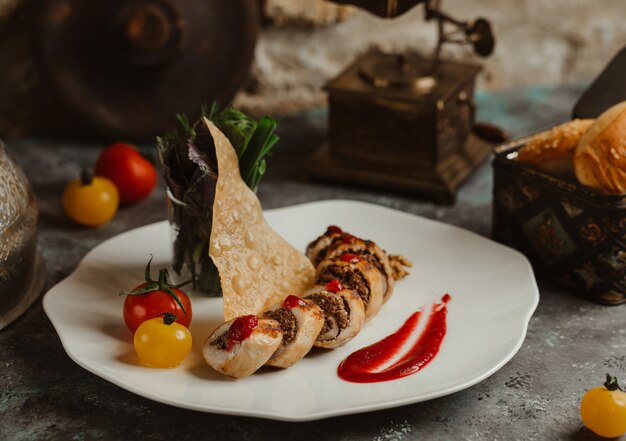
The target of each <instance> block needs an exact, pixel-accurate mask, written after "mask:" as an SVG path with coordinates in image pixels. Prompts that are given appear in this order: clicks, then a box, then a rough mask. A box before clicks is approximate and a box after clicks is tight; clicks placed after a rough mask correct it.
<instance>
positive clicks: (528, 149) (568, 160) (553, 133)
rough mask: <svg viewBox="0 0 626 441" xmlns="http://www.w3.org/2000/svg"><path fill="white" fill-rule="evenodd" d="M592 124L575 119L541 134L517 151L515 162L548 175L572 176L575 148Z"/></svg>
mask: <svg viewBox="0 0 626 441" xmlns="http://www.w3.org/2000/svg"><path fill="white" fill-rule="evenodd" d="M593 122H594V120H593V119H575V120H573V121H569V122H566V123H565V124H561V125H558V126H556V127H553V128H552V129H550V130H547V131H545V132H541V133H539V134H537V135H535V136H533V137H532V138H531V139H530V141H528V143H527V144H526V145H525V146H524V147H522V148H521V149H519V150H518V151H517V160H518V161H520V162H524V163H526V164H531V165H533V166H534V167H536V168H538V169H540V170H543V171H546V172H548V173H552V174H557V175H572V174H573V162H572V161H573V156H574V152H575V151H576V146H577V145H578V142H579V141H580V139H581V138H582V136H583V135H584V133H585V132H586V131H587V130H588V129H589V127H590V126H591V125H592V124H593Z"/></svg>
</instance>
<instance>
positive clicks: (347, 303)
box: [305, 279, 365, 349]
mask: <svg viewBox="0 0 626 441" xmlns="http://www.w3.org/2000/svg"><path fill="white" fill-rule="evenodd" d="M305 298H306V299H307V300H311V301H312V302H314V303H315V304H317V305H318V306H319V307H320V308H322V311H323V312H324V326H323V327H322V330H321V331H320V333H319V335H318V336H317V340H315V346H317V347H319V348H325V349H334V348H337V347H339V346H342V345H344V344H346V343H347V342H349V341H350V340H352V338H354V336H355V335H357V334H358V333H359V332H360V331H361V328H362V327H363V323H364V322H365V306H364V305H363V300H361V297H359V295H358V294H357V293H356V291H354V290H353V289H346V288H345V287H344V286H343V285H342V284H341V282H340V281H339V280H337V279H335V280H332V281H330V282H328V283H327V284H326V285H325V286H320V285H318V286H315V287H313V288H312V289H310V290H309V291H307V293H306V295H305Z"/></svg>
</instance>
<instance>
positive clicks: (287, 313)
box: [263, 295, 324, 368]
mask: <svg viewBox="0 0 626 441" xmlns="http://www.w3.org/2000/svg"><path fill="white" fill-rule="evenodd" d="M263 317H264V318H269V319H273V320H276V321H277V322H278V323H279V324H280V327H281V329H282V333H283V339H282V343H281V344H280V345H279V346H278V348H277V349H276V352H274V355H272V357H271V358H270V359H269V360H268V361H267V363H266V364H267V365H268V366H274V367H279V368H288V367H289V366H292V365H293V364H295V363H297V362H298V361H300V359H301V358H303V357H304V356H305V355H306V354H307V353H308V352H309V351H310V350H311V348H312V347H313V344H314V343H315V339H316V338H317V336H318V335H319V333H320V331H321V330H322V327H323V326H324V314H323V313H322V309H321V308H320V307H319V306H317V305H316V304H315V303H313V302H312V301H310V300H305V299H302V298H300V297H298V296H293V295H290V296H287V298H286V299H285V300H284V301H283V302H282V303H280V304H278V305H274V306H273V307H271V308H269V309H268V310H267V311H265V312H264V313H263Z"/></svg>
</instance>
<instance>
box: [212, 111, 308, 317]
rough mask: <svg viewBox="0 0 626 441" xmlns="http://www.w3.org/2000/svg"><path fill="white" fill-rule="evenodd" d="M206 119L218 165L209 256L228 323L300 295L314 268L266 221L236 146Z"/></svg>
mask: <svg viewBox="0 0 626 441" xmlns="http://www.w3.org/2000/svg"><path fill="white" fill-rule="evenodd" d="M203 121H204V123H205V124H206V125H207V127H208V129H209V131H210V133H211V136H212V137H213V142H214V144H215V153H216V156H217V165H218V178H217V184H216V191H215V202H214V204H213V227H212V229H211V244H210V247H209V255H210V256H211V259H213V263H215V266H216V267H217V270H218V272H219V275H220V283H221V286H222V295H223V300H224V320H226V321H227V320H230V319H232V318H235V317H237V316H239V315H244V314H258V313H259V312H261V311H263V310H264V309H267V308H268V307H270V306H271V305H273V304H274V303H277V302H280V301H281V300H282V299H284V298H285V297H286V296H288V295H289V294H296V295H301V294H302V293H303V292H304V291H305V290H307V289H308V288H310V287H311V285H312V284H313V278H314V276H315V269H314V268H313V265H312V264H311V262H310V261H309V259H307V258H306V256H305V255H304V254H302V253H301V252H299V251H298V250H297V249H295V248H294V247H292V246H291V245H290V244H289V243H287V241H286V240H285V239H283V238H282V237H281V236H280V235H279V234H278V233H276V232H275V231H274V230H273V229H272V228H271V227H270V226H269V225H268V224H267V222H266V221H265V218H264V217H263V211H262V209H261V203H260V202H259V200H258V198H257V197H256V195H255V194H254V192H253V191H252V190H250V188H248V186H247V185H246V184H245V182H244V181H243V180H242V179H241V175H240V173H239V162H238V159H237V153H236V152H235V149H234V148H233V146H232V145H231V143H230V141H229V140H228V138H226V136H225V135H224V134H223V133H222V132H221V131H220V130H219V129H218V128H217V127H216V126H215V125H214V124H213V123H212V122H210V121H209V120H208V119H206V118H204V120H203Z"/></svg>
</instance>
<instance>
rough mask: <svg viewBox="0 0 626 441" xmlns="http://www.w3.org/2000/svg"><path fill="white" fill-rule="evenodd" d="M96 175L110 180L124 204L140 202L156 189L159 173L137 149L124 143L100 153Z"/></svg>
mask: <svg viewBox="0 0 626 441" xmlns="http://www.w3.org/2000/svg"><path fill="white" fill-rule="evenodd" d="M94 169H95V172H96V175H98V176H104V177H105V178H109V179H110V180H111V181H113V183H114V184H115V186H116V187H117V189H118V191H119V193H120V201H121V202H122V203H124V204H132V203H134V202H139V201H140V200H142V199H143V198H145V197H146V196H148V195H149V194H150V192H151V191H152V190H153V189H154V187H155V186H156V182H157V173H156V170H155V169H154V166H153V165H152V164H151V163H150V161H148V160H147V159H145V158H144V157H143V156H141V154H140V153H139V151H138V150H137V148H136V147H134V146H132V145H130V144H126V143H124V142H116V143H114V144H111V145H110V146H108V147H107V148H106V149H104V150H103V151H102V153H100V156H99V157H98V160H97V161H96V165H95V167H94Z"/></svg>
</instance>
